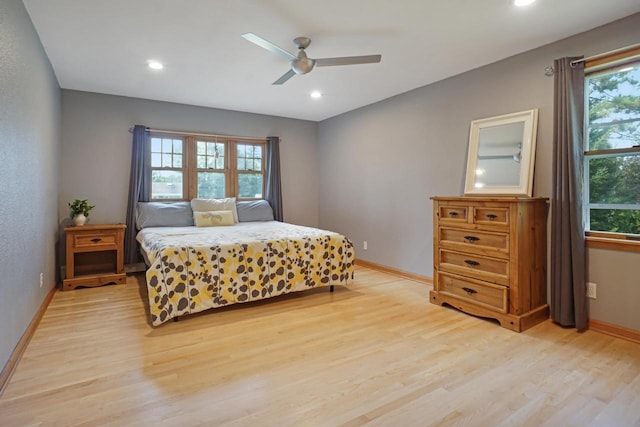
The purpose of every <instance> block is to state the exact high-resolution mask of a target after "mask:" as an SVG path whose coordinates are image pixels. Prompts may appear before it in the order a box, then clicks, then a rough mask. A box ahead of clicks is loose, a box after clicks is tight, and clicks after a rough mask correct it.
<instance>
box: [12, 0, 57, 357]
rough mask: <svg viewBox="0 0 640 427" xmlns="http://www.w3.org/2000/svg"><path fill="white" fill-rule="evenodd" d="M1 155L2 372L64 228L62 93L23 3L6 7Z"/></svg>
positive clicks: (50, 278) (50, 279) (48, 275)
mask: <svg viewBox="0 0 640 427" xmlns="http://www.w3.org/2000/svg"><path fill="white" fill-rule="evenodd" d="M0 153H1V154H0V156H1V158H2V167H1V168H0V183H2V185H1V186H0V200H2V203H0V218H1V220H2V226H1V227H0V254H2V256H0V325H2V332H1V333H0V370H1V369H2V368H3V367H4V366H5V364H6V362H7V360H8V359H9V356H10V355H11V353H12V352H13V350H14V348H15V346H16V344H17V343H18V341H19V340H20V338H21V337H22V335H23V333H24V332H25V330H26V329H27V327H28V326H29V323H30V322H31V320H32V319H33V317H34V315H35V314H36V313H37V311H38V309H39V308H40V306H41V304H42V302H43V300H44V298H45V296H46V295H47V293H48V292H49V291H50V290H51V288H52V287H53V286H54V284H55V274H54V272H55V268H54V264H55V262H54V261H55V245H56V239H57V230H58V215H57V212H58V175H59V156H60V155H59V153H60V88H59V86H58V82H57V80H56V78H55V76H54V74H53V70H52V68H51V65H50V63H49V60H48V59H47V57H46V55H45V53H44V50H43V49H42V46H41V44H40V40H39V38H38V35H37V34H36V32H35V30H34V28H33V26H32V25H31V20H30V19H29V16H28V14H27V12H26V10H25V8H24V5H23V4H22V1H20V0H2V1H1V2H0ZM41 272H42V274H43V277H44V283H43V286H42V287H40V273H41Z"/></svg>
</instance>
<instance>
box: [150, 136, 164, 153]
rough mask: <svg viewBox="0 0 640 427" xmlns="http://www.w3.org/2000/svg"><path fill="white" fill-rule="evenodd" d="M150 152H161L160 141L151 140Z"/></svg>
mask: <svg viewBox="0 0 640 427" xmlns="http://www.w3.org/2000/svg"><path fill="white" fill-rule="evenodd" d="M151 151H152V152H154V153H159V152H161V151H162V139H160V138H151Z"/></svg>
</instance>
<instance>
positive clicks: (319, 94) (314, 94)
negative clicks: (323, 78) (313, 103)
mask: <svg viewBox="0 0 640 427" xmlns="http://www.w3.org/2000/svg"><path fill="white" fill-rule="evenodd" d="M310 96H311V97H312V98H314V99H317V98H322V92H320V91H319V90H314V91H313V92H311V95H310Z"/></svg>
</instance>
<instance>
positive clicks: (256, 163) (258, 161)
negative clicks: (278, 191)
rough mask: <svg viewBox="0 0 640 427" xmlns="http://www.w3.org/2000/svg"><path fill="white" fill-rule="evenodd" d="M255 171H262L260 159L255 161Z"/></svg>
mask: <svg viewBox="0 0 640 427" xmlns="http://www.w3.org/2000/svg"><path fill="white" fill-rule="evenodd" d="M253 170H254V171H261V170H262V161H261V160H260V159H256V160H254V161H253Z"/></svg>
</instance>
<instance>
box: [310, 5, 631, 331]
mask: <svg viewBox="0 0 640 427" xmlns="http://www.w3.org/2000/svg"><path fill="white" fill-rule="evenodd" d="M638 40H640V14H636V15H633V16H630V17H628V18H625V19H623V20H620V21H617V22H615V23H612V24H609V25H606V26H603V27H600V28H597V29H594V30H592V31H589V32H586V33H583V34H580V35H577V36H574V37H571V38H568V39H565V40H561V41H559V42H556V43H553V44H550V45H547V46H544V47H542V48H539V49H536V50H533V51H529V52H526V53H524V54H521V55H517V56H514V57H511V58H508V59H506V60H503V61H500V62H497V63H494V64H491V65H488V66H485V67H482V68H479V69H476V70H473V71H470V72H467V73H464V74H461V75H458V76H455V77H452V78H449V79H446V80H443V81H440V82H437V83H434V84H431V85H428V86H425V87H422V88H418V89H415V90H413V91H410V92H407V93H405V94H402V95H398V96H396V97H393V98H390V99H387V100H384V101H381V102H379V103H376V104H373V105H369V106H367V107H364V108H361V109H358V110H355V111H352V112H349V113H346V114H343V115H341V116H338V117H334V118H331V119H328V120H325V121H323V122H321V123H320V124H319V126H318V156H319V168H320V170H319V174H320V189H319V197H320V198H319V205H318V206H319V217H320V226H321V227H323V228H329V229H335V230H337V231H340V232H342V233H345V234H346V235H347V236H349V237H350V238H351V239H352V240H353V241H354V244H355V245H356V254H357V258H360V259H363V260H366V261H370V262H374V263H378V264H382V265H385V266H389V267H392V268H396V269H400V270H404V271H407V272H411V273H415V274H420V275H424V276H428V277H432V276H433V243H432V239H433V231H432V227H433V225H432V224H433V215H432V210H431V209H432V204H431V201H430V200H429V197H431V196H436V195H439V196H447V195H461V194H462V193H463V188H464V176H465V165H466V155H467V147H468V138H469V126H470V122H471V121H472V120H474V119H480V118H485V117H491V116H496V115H501V114H506V113H511V112H516V111H522V110H528V109H532V108H539V122H538V143H537V158H536V165H535V178H534V195H536V196H546V197H548V196H550V194H551V168H552V160H551V159H552V157H551V153H552V127H553V78H552V77H546V76H545V75H544V68H545V67H546V66H548V65H553V60H554V59H555V58H560V57H563V56H574V55H583V54H584V55H586V56H589V55H593V54H597V53H602V52H606V51H608V50H612V49H617V48H620V47H624V46H628V45H632V44H635V43H638ZM363 241H367V242H368V250H367V251H364V250H363ZM589 260H590V263H589V265H590V270H589V277H590V278H591V280H593V281H597V282H598V283H599V284H600V285H601V286H600V288H599V295H598V299H597V300H593V301H592V303H591V308H592V313H593V317H594V318H596V319H598V320H601V321H604V322H609V323H614V324H617V325H621V326H624V327H627V328H632V329H636V330H640V310H635V311H633V310H624V311H622V310H620V307H622V306H627V305H628V304H629V302H628V301H636V302H637V301H638V300H639V299H638V296H639V295H638V293H639V292H640V279H638V277H640V254H628V253H620V252H608V251H589Z"/></svg>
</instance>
